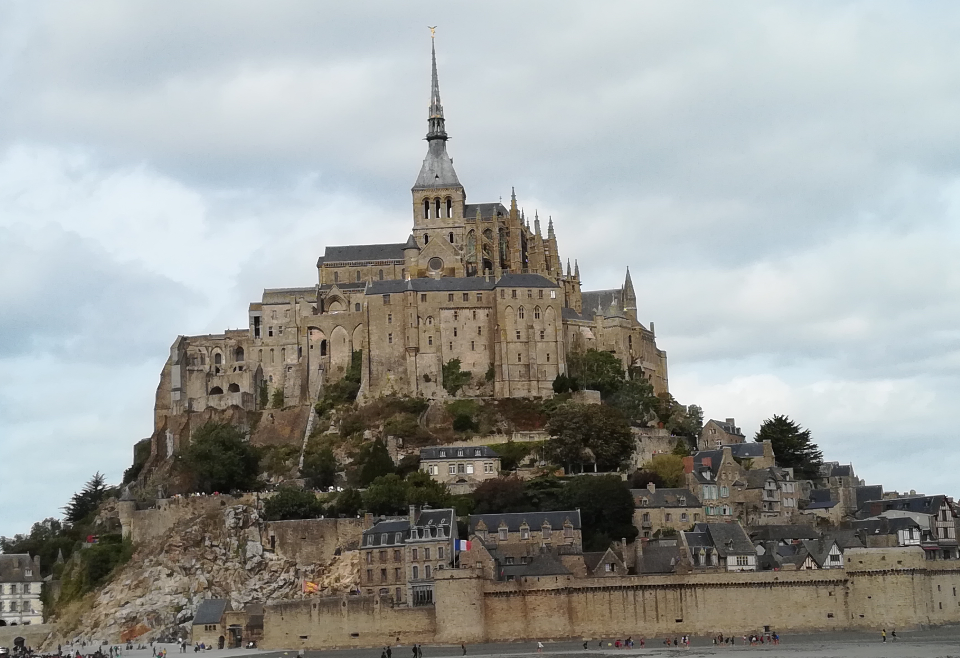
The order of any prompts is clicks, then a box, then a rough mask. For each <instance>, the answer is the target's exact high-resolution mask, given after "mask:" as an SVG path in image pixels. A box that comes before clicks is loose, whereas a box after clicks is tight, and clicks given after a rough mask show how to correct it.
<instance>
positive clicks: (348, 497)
mask: <svg viewBox="0 0 960 658" xmlns="http://www.w3.org/2000/svg"><path fill="white" fill-rule="evenodd" d="M361 509H363V497H362V496H361V495H360V492H359V491H357V490H356V489H344V490H343V491H341V492H340V493H338V494H337V497H336V499H335V500H334V501H333V505H332V507H331V508H330V512H331V513H332V514H336V515H338V516H356V515H357V514H359V513H360V510H361Z"/></svg>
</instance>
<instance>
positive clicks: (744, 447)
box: [721, 441, 763, 459]
mask: <svg viewBox="0 0 960 658" xmlns="http://www.w3.org/2000/svg"><path fill="white" fill-rule="evenodd" d="M721 447H723V448H730V452H731V453H732V454H733V456H734V457H736V458H737V459H756V458H757V457H763V444H762V443H757V442H756V441H753V442H750V443H746V442H744V443H731V444H729V445H723V446H721Z"/></svg>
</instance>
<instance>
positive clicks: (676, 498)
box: [630, 482, 704, 538]
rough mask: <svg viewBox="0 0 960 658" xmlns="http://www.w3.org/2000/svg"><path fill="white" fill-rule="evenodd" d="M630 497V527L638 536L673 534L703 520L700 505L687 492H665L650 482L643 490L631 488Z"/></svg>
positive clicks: (670, 490)
mask: <svg viewBox="0 0 960 658" xmlns="http://www.w3.org/2000/svg"><path fill="white" fill-rule="evenodd" d="M630 494H631V495H632V496H633V504H634V507H635V509H634V512H633V525H634V526H635V527H636V528H637V530H639V531H640V536H641V537H645V538H650V537H654V536H657V537H659V536H661V535H664V534H667V535H675V534H676V533H677V532H679V531H682V530H689V529H690V527H691V526H693V524H694V523H700V522H701V521H703V520H704V510H703V505H702V504H701V502H700V499H699V498H697V497H696V495H694V493H693V492H692V491H690V490H689V489H667V488H662V487H657V485H655V484H654V483H652V482H651V483H650V484H648V485H647V487H646V489H631V490H630Z"/></svg>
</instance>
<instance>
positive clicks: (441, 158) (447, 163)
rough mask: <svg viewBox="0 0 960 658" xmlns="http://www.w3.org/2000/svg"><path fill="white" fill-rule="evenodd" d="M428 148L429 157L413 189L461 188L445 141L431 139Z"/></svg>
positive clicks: (427, 156) (424, 161) (425, 159)
mask: <svg viewBox="0 0 960 658" xmlns="http://www.w3.org/2000/svg"><path fill="white" fill-rule="evenodd" d="M428 143H429V146H428V147H427V155H426V157H425V158H424V159H423V165H422V166H421V167H420V174H419V175H418V176H417V181H416V182H415V183H414V184H413V189H415V190H423V189H432V188H441V187H461V185H460V179H459V178H457V172H456V171H455V170H454V169H453V158H451V157H450V156H449V155H447V145H446V142H445V141H444V140H441V139H431V140H430V141H429V142H428Z"/></svg>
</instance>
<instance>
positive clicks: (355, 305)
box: [353, 302, 360, 313]
mask: <svg viewBox="0 0 960 658" xmlns="http://www.w3.org/2000/svg"><path fill="white" fill-rule="evenodd" d="M353 310H354V311H356V312H357V313H359V312H360V303H359V302H358V303H356V304H354V305H353Z"/></svg>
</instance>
